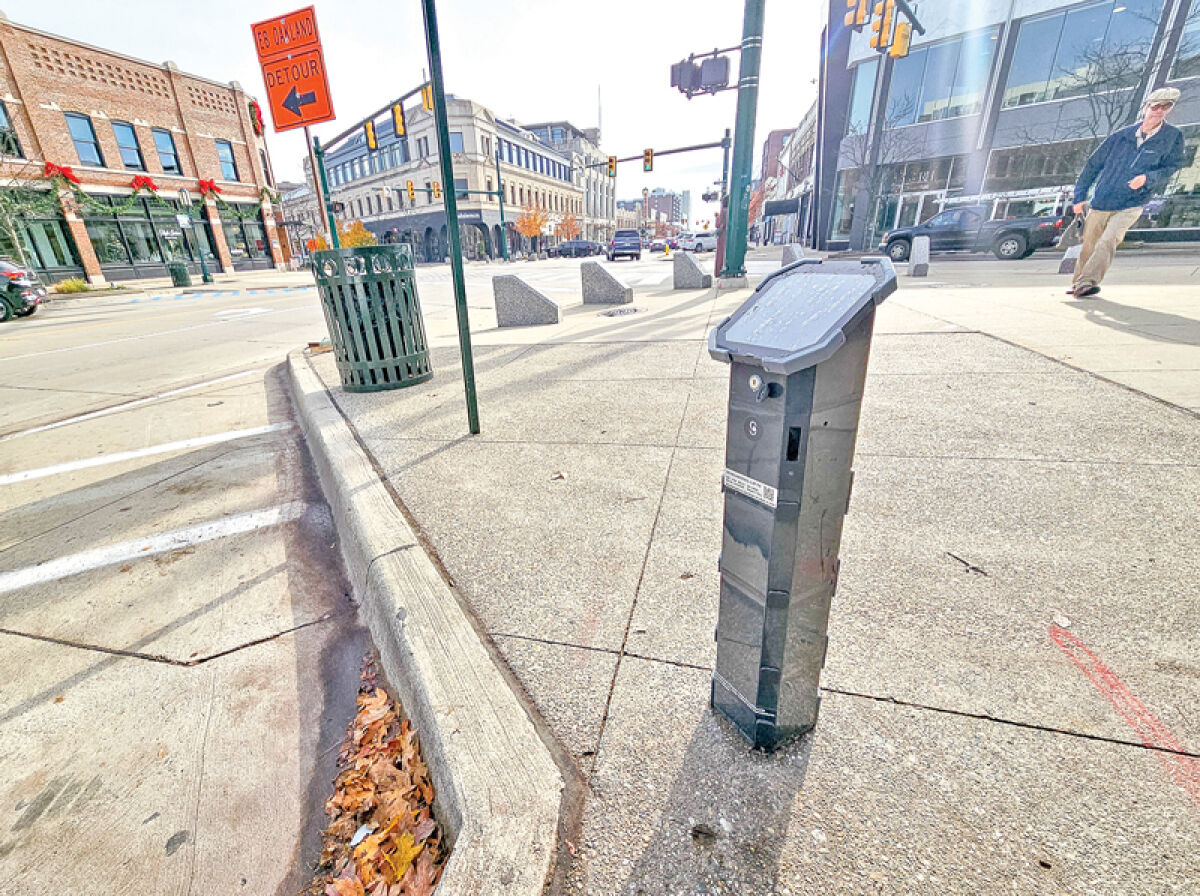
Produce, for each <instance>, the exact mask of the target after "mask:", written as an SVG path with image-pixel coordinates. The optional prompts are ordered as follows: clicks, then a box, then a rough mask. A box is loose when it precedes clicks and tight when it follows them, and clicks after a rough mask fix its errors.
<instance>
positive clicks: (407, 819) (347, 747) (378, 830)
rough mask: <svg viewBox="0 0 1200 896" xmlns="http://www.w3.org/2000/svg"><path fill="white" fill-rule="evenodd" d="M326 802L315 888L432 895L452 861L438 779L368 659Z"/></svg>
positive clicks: (355, 894) (323, 894) (329, 892)
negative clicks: (436, 814)
mask: <svg viewBox="0 0 1200 896" xmlns="http://www.w3.org/2000/svg"><path fill="white" fill-rule="evenodd" d="M362 678H363V683H362V686H361V688H360V689H359V694H358V714H357V715H356V716H355V718H354V721H353V722H351V723H350V728H349V730H348V731H347V733H346V742H345V744H344V745H343V747H342V752H341V754H340V755H339V757H338V767H339V769H340V771H339V772H338V776H337V778H336V779H335V780H334V785H333V786H334V792H333V796H332V797H330V798H329V800H328V802H326V803H325V813H326V814H327V815H329V816H330V818H331V821H330V823H329V826H328V827H327V828H326V829H325V834H324V841H323V847H324V848H323V849H322V852H321V865H320V868H319V869H318V877H317V878H316V880H315V881H314V882H313V884H312V886H311V887H310V888H309V889H308V890H307V891H306V892H307V893H308V894H310V896H319V894H320V896H429V894H432V893H433V889H434V887H435V886H437V882H438V878H439V877H440V876H441V873H442V865H443V863H444V862H445V850H444V848H443V846H442V837H441V829H440V828H439V827H438V824H437V822H436V821H435V820H434V818H433V814H432V811H431V807H432V805H433V785H432V784H431V783H430V781H429V769H428V768H427V767H426V766H425V763H424V762H423V761H422V760H421V754H420V751H419V749H418V743H417V733H416V732H415V731H414V730H413V728H412V725H411V724H409V721H408V719H402V718H400V716H399V714H398V713H397V711H396V706H395V704H394V703H393V702H392V700H391V698H390V697H389V696H388V694H387V691H385V690H384V689H383V688H382V687H380V686H379V684H378V681H377V672H376V671H375V667H374V665H373V664H372V663H370V662H368V663H367V664H366V665H365V666H364V670H363V676H362Z"/></svg>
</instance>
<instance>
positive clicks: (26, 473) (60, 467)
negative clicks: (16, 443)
mask: <svg viewBox="0 0 1200 896" xmlns="http://www.w3.org/2000/svg"><path fill="white" fill-rule="evenodd" d="M294 425H295V424H293V423H292V422H291V421H284V422H281V423H270V424H268V425H266V426H256V427H254V428H253V429H233V430H230V431H229V432H220V433H216V434H214V435H210V436H198V437H197V438H194V439H184V440H183V441H181V442H166V443H165V444H162V445H151V446H149V447H148V448H137V449H135V450H133V451H119V452H117V453H116V454H102V455H100V456H99V457H88V458H84V459H83V460H73V461H68V462H67V463H63V464H55V465H54V466H52V467H39V468H38V469H36V470H23V471H21V472H19V473H7V474H5V475H3V476H0V485H12V484H13V483H14V482H28V481H29V480H30V479H42V478H44V477H46V476H56V475H58V474H59V473H73V472H75V471H76V470H86V469H88V468H89V467H102V466H105V465H107V464H119V463H122V462H123V461H127V460H136V459H137V458H139V457H152V456H153V455H155V454H168V453H170V452H172V451H187V450H188V449H190V448H203V447H205V446H208V445H219V444H221V443H222V442H232V441H234V440H236V439H248V438H250V437H252V436H261V435H265V434H266V433H269V432H279V431H280V430H283V429H291V428H292V427H293V426H294Z"/></svg>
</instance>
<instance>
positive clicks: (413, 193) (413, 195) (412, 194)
mask: <svg viewBox="0 0 1200 896" xmlns="http://www.w3.org/2000/svg"><path fill="white" fill-rule="evenodd" d="M405 188H406V189H407V190H408V201H409V202H416V201H417V188H416V187H414V186H413V182H412V181H411V180H410V181H408V183H406V184H405Z"/></svg>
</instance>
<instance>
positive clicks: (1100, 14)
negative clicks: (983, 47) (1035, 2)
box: [1003, 0, 1163, 109]
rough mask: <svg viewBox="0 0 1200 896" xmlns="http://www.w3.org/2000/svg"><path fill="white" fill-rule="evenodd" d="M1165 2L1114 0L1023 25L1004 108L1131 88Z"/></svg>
mask: <svg viewBox="0 0 1200 896" xmlns="http://www.w3.org/2000/svg"><path fill="white" fill-rule="evenodd" d="M1162 6H1163V0H1113V2H1109V3H1101V4H1093V5H1089V6H1082V7H1075V8H1072V9H1069V10H1066V11H1064V12H1060V13H1055V14H1053V15H1048V16H1042V17H1040V18H1036V19H1030V20H1028V21H1026V22H1023V23H1022V24H1021V30H1020V32H1018V34H1017V48H1016V51H1015V53H1014V55H1013V63H1012V71H1011V74H1010V75H1009V78H1008V85H1007V86H1006V87H1005V90H1004V100H1003V105H1004V108H1006V109H1008V108H1011V107H1013V106H1025V105H1028V104H1030V103H1041V102H1045V101H1047V100H1058V99H1066V98H1068V97H1073V96H1087V95H1097V94H1101V93H1107V92H1108V91H1111V90H1121V89H1123V88H1127V87H1133V86H1134V85H1136V84H1137V83H1138V80H1139V79H1140V78H1141V75H1142V71H1143V69H1144V68H1145V65H1146V59H1147V57H1148V55H1149V52H1150V44H1151V43H1152V42H1153V40H1154V34H1155V31H1157V29H1158V20H1159V18H1160V16H1161V15H1162Z"/></svg>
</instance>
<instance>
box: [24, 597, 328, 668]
mask: <svg viewBox="0 0 1200 896" xmlns="http://www.w3.org/2000/svg"><path fill="white" fill-rule="evenodd" d="M346 615H351V614H348V613H335V612H334V611H332V610H330V611H329V612H328V613H325V614H323V615H321V616H320V617H318V618H316V619H311V620H309V621H308V622H302V623H300V624H299V625H294V626H292V627H291V628H286V629H284V630H283V631H279V632H274V633H273V634H270V635H264V636H263V637H261V638H255V639H254V640H253V641H246V642H245V643H244V644H237V645H235V646H233V647H227V648H226V649H224V650H218V651H217V652H216V653H210V654H209V655H208V656H201V657H196V658H195V659H187V660H177V659H175V658H174V657H169V656H165V655H163V654H161V653H142V652H141V651H137V650H122V649H121V648H119V647H103V646H101V645H99V644H84V643H82V642H80V641H71V640H69V639H66V638H55V637H52V636H50V635H35V634H32V633H30V632H19V631H15V630H13V629H10V628H0V635H12V636H13V637H15V638H26V639H28V640H30V641H41V642H43V643H45V644H56V645H58V646H59V647H73V648H75V649H76V650H87V651H90V652H92V653H103V654H106V655H108V656H119V657H126V658H128V659H134V660H145V661H146V662H150V663H161V664H163V665H165V666H180V667H182V668H185V669H188V668H192V667H194V666H202V665H204V664H205V663H207V662H209V661H211V660H216V659H220V658H221V657H225V656H229V655H230V654H231V653H237V652H238V651H241V650H246V649H247V648H249V647H257V646H258V645H260V644H266V643H267V642H269V641H274V640H276V639H278V638H282V637H283V636H284V635H290V634H292V633H294V632H298V631H301V630H302V629H306V628H310V627H311V626H314V625H320V624H321V623H323V622H330V621H332V620H334V619H338V618H341V617H342V616H346Z"/></svg>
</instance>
